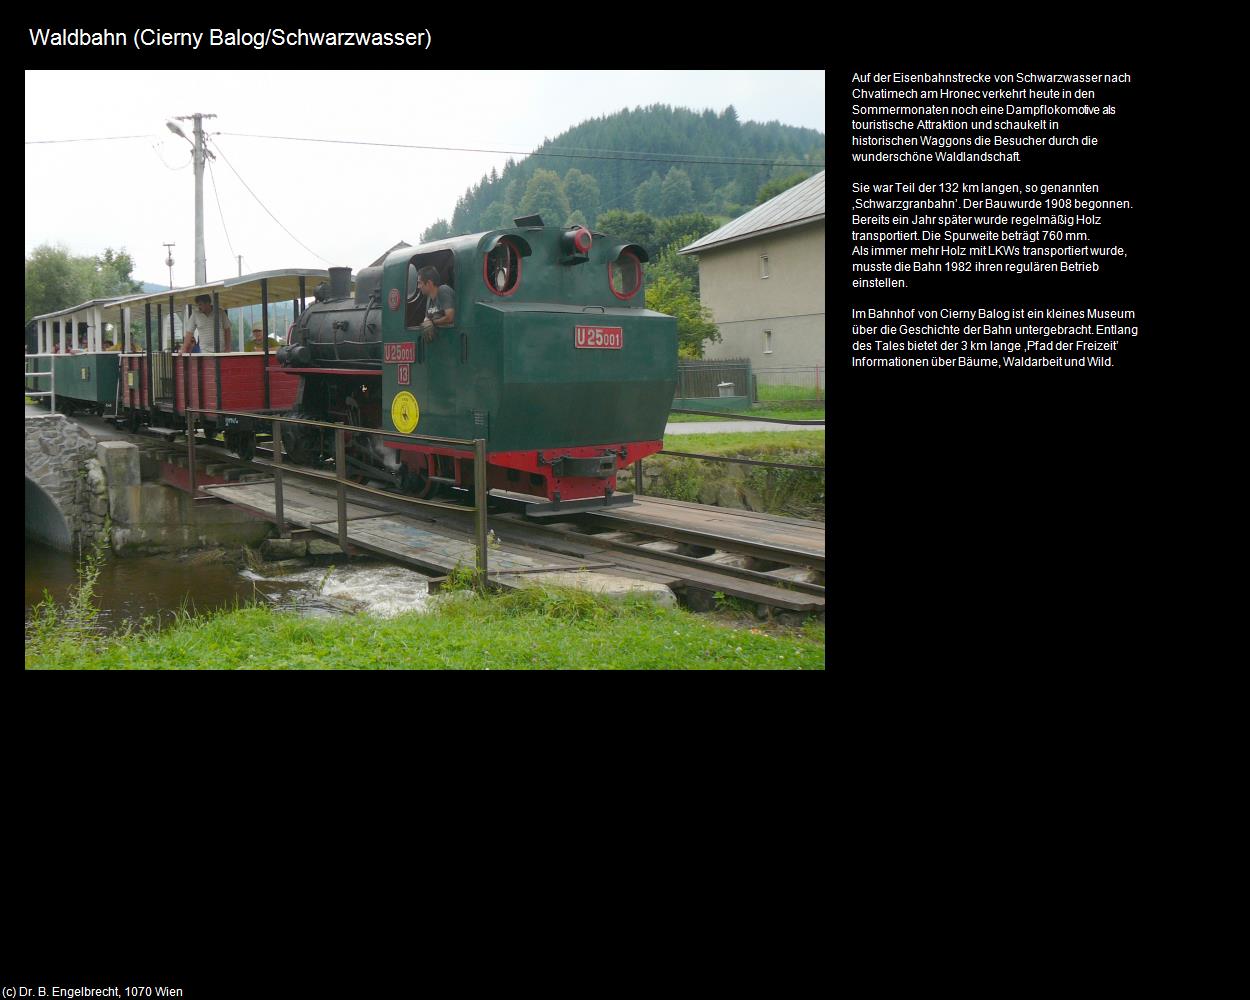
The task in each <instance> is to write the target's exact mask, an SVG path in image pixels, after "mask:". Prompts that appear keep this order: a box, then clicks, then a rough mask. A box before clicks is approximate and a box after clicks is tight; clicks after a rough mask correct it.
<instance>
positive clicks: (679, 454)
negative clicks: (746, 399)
mask: <svg viewBox="0 0 1250 1000" xmlns="http://www.w3.org/2000/svg"><path fill="white" fill-rule="evenodd" d="M669 412H670V413H692V414H694V415H695V416H700V417H718V418H720V419H722V420H757V421H763V422H764V423H766V424H795V425H797V426H799V427H824V426H825V422H824V421H823V420H783V419H781V418H779V417H759V416H756V415H754V414H749V415H748V414H742V413H724V412H718V411H713V410H678V409H674V410H670V411H669ZM656 454H657V455H672V456H673V457H674V458H697V459H700V460H702V461H704V462H729V463H731V464H734V465H758V466H762V467H763V468H766V469H798V470H800V471H803V472H824V471H825V467H824V466H823V465H790V464H789V463H786V462H760V461H757V460H756V459H753V458H728V457H727V456H725V455H698V454H695V453H694V452H688V451H669V450H668V449H667V448H664V449H663V450H661V451H658V452H656ZM634 496H636V497H640V496H643V492H642V459H638V460H637V461H635V462H634Z"/></svg>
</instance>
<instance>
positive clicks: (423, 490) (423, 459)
mask: <svg viewBox="0 0 1250 1000" xmlns="http://www.w3.org/2000/svg"><path fill="white" fill-rule="evenodd" d="M408 461H410V462H411V463H412V465H409V464H408V463H407V462H405V463H404V478H403V481H402V483H401V484H400V488H401V489H402V491H403V492H404V493H407V494H409V495H410V496H414V497H416V498H417V499H418V500H426V499H428V498H429V496H430V493H431V492H433V490H432V489H431V487H433V486H434V483H432V482H430V465H429V456H428V455H423V454H420V453H418V454H416V455H414V456H413V457H412V458H411V459H409V460H408Z"/></svg>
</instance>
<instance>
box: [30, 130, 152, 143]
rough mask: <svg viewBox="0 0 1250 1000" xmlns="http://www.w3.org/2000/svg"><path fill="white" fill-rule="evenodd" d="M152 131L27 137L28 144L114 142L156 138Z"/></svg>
mask: <svg viewBox="0 0 1250 1000" xmlns="http://www.w3.org/2000/svg"><path fill="white" fill-rule="evenodd" d="M154 138H156V136H155V135H153V134H152V133H151V132H149V133H148V134H147V135H101V136H96V137H95V138H93V139H27V140H26V145H27V146H46V145H49V144H51V143H54V142H112V141H113V140H114V139H154Z"/></svg>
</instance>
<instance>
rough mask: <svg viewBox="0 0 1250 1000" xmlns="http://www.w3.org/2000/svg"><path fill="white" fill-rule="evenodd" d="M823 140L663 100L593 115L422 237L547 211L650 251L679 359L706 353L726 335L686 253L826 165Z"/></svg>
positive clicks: (653, 302)
mask: <svg viewBox="0 0 1250 1000" xmlns="http://www.w3.org/2000/svg"><path fill="white" fill-rule="evenodd" d="M824 159H825V137H824V135H823V133H820V132H817V131H815V130H813V129H806V128H796V127H794V126H791V125H782V124H780V123H779V122H768V123H767V124H763V125H761V124H759V123H757V122H741V121H739V120H738V115H737V112H736V111H735V110H734V108H733V107H732V106H730V107H728V108H726V109H725V110H724V111H722V112H720V113H719V114H718V113H716V112H715V111H712V110H710V109H709V110H706V111H703V112H701V113H699V112H694V111H689V110H687V109H685V108H671V107H668V106H667V105H663V104H657V105H653V106H651V107H648V108H635V109H634V110H633V111H629V110H625V111H621V112H618V113H617V114H614V115H608V116H605V117H603V118H596V119H593V120H591V121H588V122H583V123H582V124H581V125H578V126H576V127H575V128H572V129H570V130H569V131H568V132H565V133H564V134H563V135H561V136H559V137H558V138H556V139H555V140H549V141H545V142H544V143H543V144H542V145H541V146H540V147H538V149H537V150H535V152H534V155H532V156H530V157H528V158H527V159H525V160H523V161H522V162H520V163H517V162H515V161H512V160H509V161H508V163H507V165H506V166H505V167H504V171H503V173H502V174H499V173H497V172H496V171H495V170H491V172H490V175H489V176H486V177H483V178H482V179H481V181H479V182H478V183H477V184H475V185H474V186H473V187H471V188H469V189H468V190H467V191H465V193H464V195H463V196H462V197H461V198H460V199H459V200H458V201H457V202H456V209H455V211H454V212H453V214H452V218H451V221H450V222H448V221H447V220H445V219H439V220H438V221H437V222H436V223H435V224H434V225H432V226H431V227H430V228H429V229H427V230H426V231H425V232H424V233H422V234H421V242H422V243H427V242H430V241H431V240H437V239H443V238H444V237H447V236H453V235H456V234H459V233H476V232H484V231H486V230H490V229H502V228H506V227H509V226H511V225H513V220H514V219H516V218H519V217H521V216H526V215H540V216H542V219H543V222H545V223H546V224H547V225H566V226H572V225H582V226H587V227H589V228H591V229H594V230H596V231H598V232H604V233H611V234H612V235H613V236H622V237H625V238H627V239H629V240H631V241H632V242H634V243H638V244H640V245H641V246H643V247H646V249H647V253H648V255H649V256H650V261H649V262H648V263H647V265H646V273H647V284H646V302H647V306H648V308H651V309H654V310H656V311H657V312H663V313H667V314H668V315H670V316H675V317H677V338H678V354H679V355H680V356H681V357H683V358H699V357H702V356H703V348H704V344H705V342H713V343H715V342H717V341H719V340H720V331H719V330H717V328H716V324H715V323H714V322H713V321H712V316H711V313H710V312H709V311H708V309H707V308H706V307H704V306H703V304H702V303H701V302H700V301H699V266H698V262H697V261H696V260H694V259H693V258H690V257H682V256H680V255H679V254H678V250H680V249H681V248H682V247H684V246H688V245H689V244H691V243H693V242H694V241H695V240H697V239H698V238H699V237H701V236H706V235H707V234H708V233H710V232H712V231H713V230H714V229H719V228H720V227H721V226H723V225H724V224H725V223H726V222H728V221H729V220H730V219H732V218H734V217H736V216H738V215H741V214H742V213H743V212H747V211H749V210H750V209H752V208H754V207H755V206H756V205H759V204H762V203H763V202H765V201H767V200H768V199H769V198H773V197H775V196H776V195H778V194H780V193H781V192H782V191H784V190H786V189H787V188H789V187H793V186H794V185H795V184H798V183H800V182H801V181H804V180H806V179H807V178H808V177H810V176H812V175H813V174H815V173H817V172H818V171H820V170H823V169H824Z"/></svg>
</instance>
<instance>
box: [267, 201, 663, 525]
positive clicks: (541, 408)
mask: <svg viewBox="0 0 1250 1000" xmlns="http://www.w3.org/2000/svg"><path fill="white" fill-rule="evenodd" d="M646 260H647V252H646V250H645V249H644V248H643V247H641V246H639V245H637V244H634V243H631V242H629V241H628V240H624V239H614V238H612V237H610V236H605V235H603V234H600V233H592V232H590V231H589V230H588V229H586V228H584V227H573V228H565V227H555V226H546V225H544V224H543V222H542V219H541V218H540V217H538V216H530V217H527V218H522V219H517V220H515V223H514V226H513V227H512V228H507V229H496V230H492V231H490V232H487V233H478V234H475V235H472V236H458V237H454V238H451V239H446V240H439V241H436V242H433V243H429V244H426V245H423V246H419V247H415V248H414V247H405V248H402V249H397V250H394V251H392V252H391V253H389V254H388V255H387V256H386V257H385V258H384V259H383V261H382V263H381V264H380V265H377V266H373V267H367V268H365V269H363V270H362V271H360V272H359V273H358V274H357V276H356V281H355V291H354V294H353V293H352V291H351V287H352V284H351V270H350V268H331V269H330V280H329V282H328V284H323V285H321V286H319V287H318V288H317V289H316V291H315V298H316V301H315V303H314V304H312V305H310V306H309V307H308V308H307V309H305V310H304V311H303V312H302V313H301V314H300V315H299V317H298V318H297V319H296V321H295V324H294V326H293V327H292V329H291V331H290V334H289V336H288V341H289V342H288V344H287V345H286V346H284V347H282V348H281V349H279V350H278V352H277V353H278V361H279V363H280V364H281V365H282V367H283V369H284V371H285V372H287V373H290V374H292V375H295V376H297V377H298V382H299V384H298V388H297V390H296V393H295V400H294V406H293V411H292V413H291V415H292V416H296V417H306V418H309V419H312V420H321V421H330V422H337V423H343V424H347V425H351V426H357V427H369V428H379V429H382V430H385V431H387V432H389V434H388V435H378V434H356V435H350V434H349V435H347V437H348V440H347V443H346V451H347V456H346V457H347V463H348V466H349V471H350V473H351V474H352V475H354V476H355V477H357V478H359V479H360V480H361V481H366V480H369V481H381V482H383V483H385V484H387V485H388V486H390V487H392V488H396V489H399V490H401V491H403V492H406V493H409V494H411V495H415V496H418V497H428V496H430V495H432V494H433V493H435V492H436V491H438V490H442V489H447V488H451V487H455V486H464V487H469V488H471V487H472V484H473V451H472V449H469V448H466V447H465V446H463V445H461V444H456V443H451V442H443V441H438V440H435V441H422V440H413V439H410V438H407V437H400V436H394V437H392V436H390V435H410V434H417V435H423V436H424V435H428V436H433V437H436V438H455V439H461V440H465V439H475V438H484V439H485V440H486V453H487V462H488V469H487V477H486V479H487V485H488V487H490V488H492V489H502V490H509V491H512V492H516V493H522V494H528V495H530V496H533V497H536V498H542V499H544V500H545V501H546V504H538V505H536V507H535V508H533V510H534V511H535V512H537V511H538V510H544V509H547V510H555V509H560V510H564V509H568V507H569V506H570V504H573V505H581V504H586V503H588V502H592V501H595V500H597V502H598V503H599V504H603V503H612V502H614V501H618V500H620V501H628V500H629V497H628V496H621V497H618V496H614V493H615V490H616V476H617V473H618V471H619V470H620V469H621V468H624V467H625V466H626V465H627V464H628V463H632V462H634V461H636V460H638V459H640V458H643V457H645V456H646V455H650V454H653V453H655V452H657V451H659V450H660V449H661V448H662V447H663V441H662V437H663V431H664V424H665V421H666V419H667V415H668V412H669V408H670V406H671V404H672V399H673V392H674V390H675V389H676V384H677V322H676V320H675V319H674V318H673V317H671V316H665V315H663V314H661V313H657V312H654V311H651V310H649V309H647V308H646V306H645V303H644V299H643V271H642V264H643V262H644V261H646ZM429 267H432V268H434V269H435V270H436V271H437V274H438V281H437V284H438V285H446V286H449V287H450V289H451V291H452V295H453V297H454V308H455V313H454V321H453V323H452V324H451V325H449V326H440V327H438V328H437V329H436V330H435V331H434V339H432V340H430V341H429V342H427V339H426V337H425V336H423V323H424V321H425V319H426V311H427V306H428V305H429V303H428V301H427V296H426V295H425V294H423V293H422V292H421V290H420V288H419V286H418V277H417V276H418V273H419V272H421V271H422V270H423V269H425V268H429ZM426 273H427V274H428V272H426ZM282 433H283V444H284V448H285V450H286V452H287V453H288V455H289V456H290V457H291V459H292V460H293V461H295V462H296V463H299V464H303V465H312V466H315V465H317V464H319V463H321V462H323V461H324V460H326V459H327V458H328V457H330V456H332V455H333V453H334V439H333V433H332V432H330V431H328V430H326V429H324V428H316V427H308V426H303V425H287V426H284V428H283V431H282ZM579 502H580V504H579Z"/></svg>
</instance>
